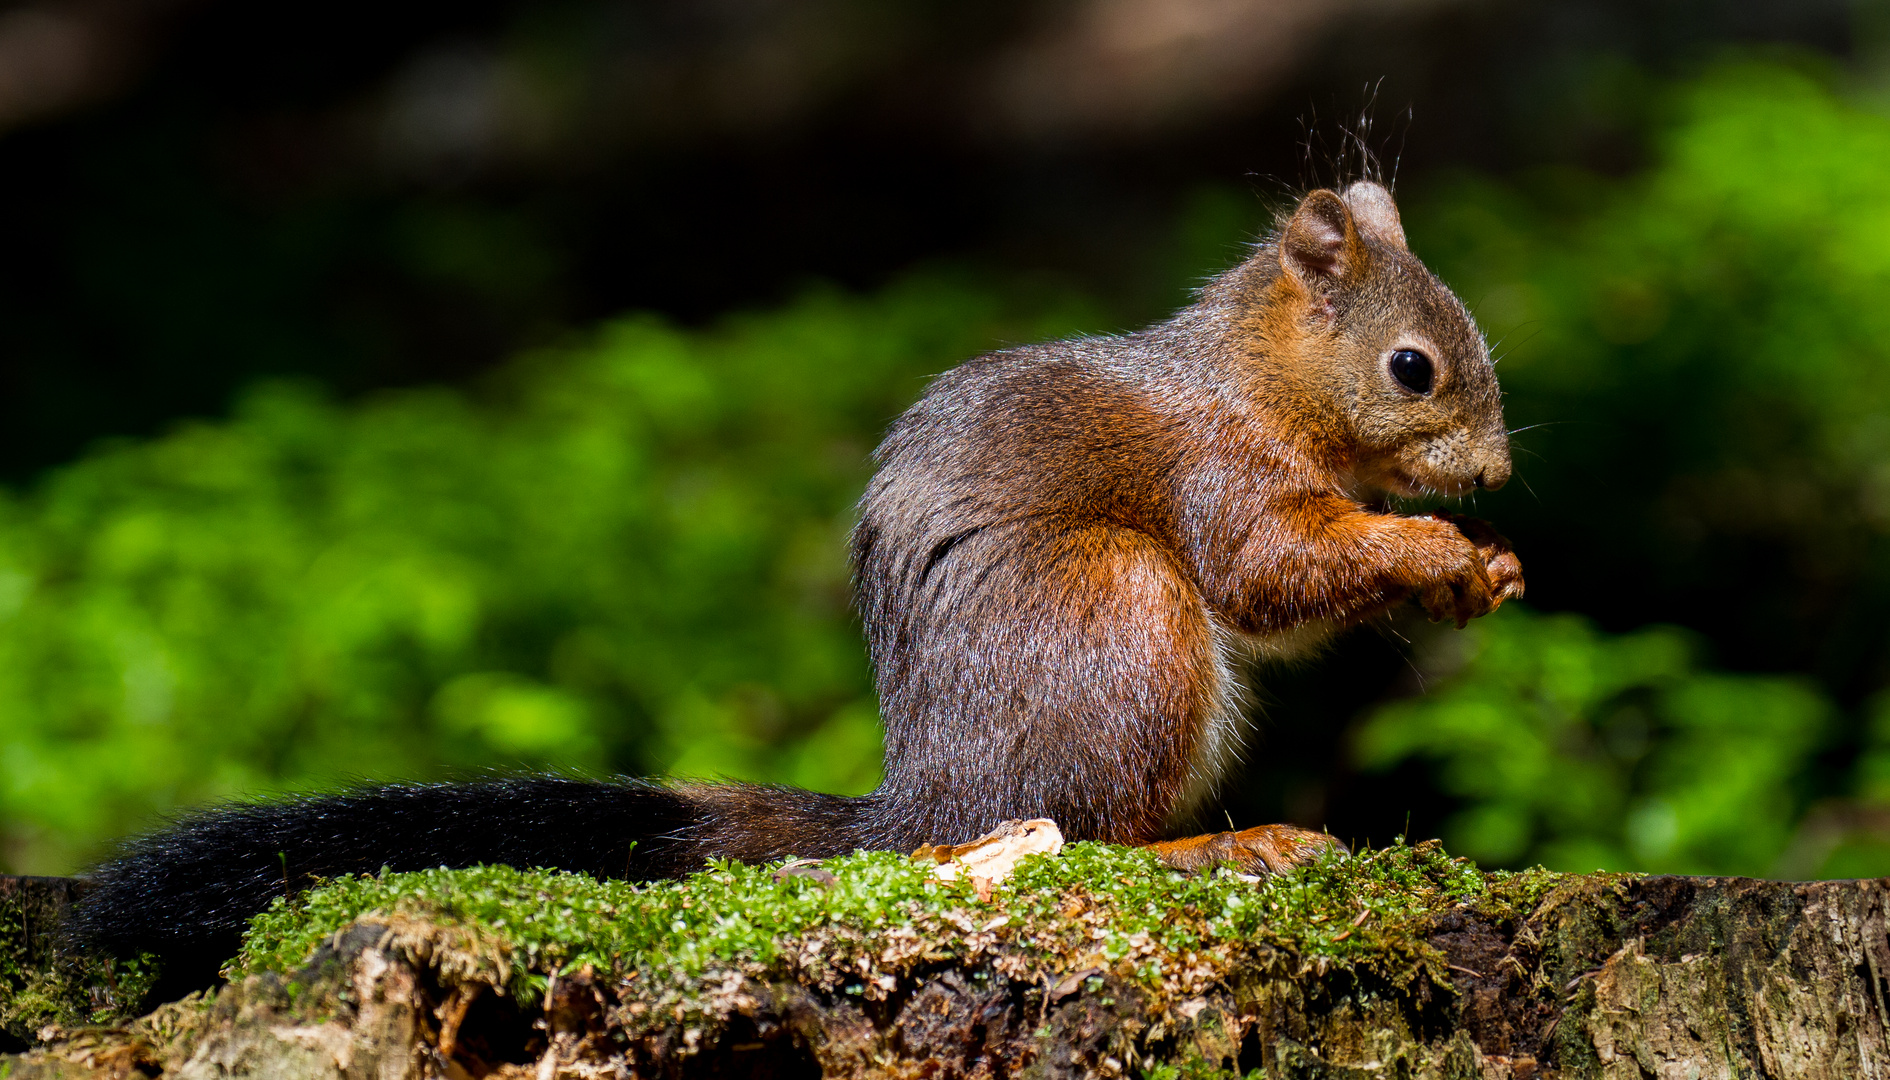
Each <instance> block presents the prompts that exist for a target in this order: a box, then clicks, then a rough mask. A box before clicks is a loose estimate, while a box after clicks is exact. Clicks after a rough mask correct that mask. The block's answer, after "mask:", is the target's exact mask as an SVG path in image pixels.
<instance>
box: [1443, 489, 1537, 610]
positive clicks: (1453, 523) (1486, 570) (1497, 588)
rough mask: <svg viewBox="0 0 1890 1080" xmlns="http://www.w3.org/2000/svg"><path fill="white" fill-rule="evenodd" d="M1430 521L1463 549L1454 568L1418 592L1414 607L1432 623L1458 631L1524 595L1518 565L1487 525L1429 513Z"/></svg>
mask: <svg viewBox="0 0 1890 1080" xmlns="http://www.w3.org/2000/svg"><path fill="white" fill-rule="evenodd" d="M1431 517H1433V518H1434V519H1436V520H1437V521H1440V522H1443V523H1445V524H1446V525H1448V526H1449V527H1450V528H1451V530H1452V532H1453V534H1454V535H1453V539H1454V540H1456V541H1457V542H1458V543H1459V544H1461V545H1462V547H1461V548H1460V549H1459V550H1460V551H1461V560H1460V561H1459V562H1458V563H1457V565H1455V566H1453V567H1451V569H1450V571H1449V572H1447V573H1445V574H1443V575H1441V576H1440V578H1439V579H1438V580H1437V581H1435V582H1433V583H1432V584H1430V585H1429V586H1428V587H1425V588H1421V589H1419V590H1418V602H1419V603H1421V604H1423V605H1424V612H1425V614H1427V615H1429V616H1430V617H1431V621H1432V622H1439V621H1442V620H1444V619H1451V620H1453V621H1454V622H1456V624H1457V629H1459V630H1461V629H1463V628H1464V626H1465V625H1467V624H1468V623H1469V622H1470V620H1471V619H1475V618H1479V617H1481V616H1484V615H1488V614H1489V613H1490V612H1492V611H1495V610H1496V609H1497V608H1499V607H1501V606H1502V605H1503V601H1505V600H1509V599H1513V598H1515V597H1518V596H1521V595H1522V594H1523V577H1522V561H1521V560H1520V559H1518V558H1516V553H1515V551H1514V550H1512V549H1511V548H1510V546H1509V541H1508V540H1506V539H1504V538H1503V536H1502V535H1501V534H1499V533H1498V532H1497V531H1496V530H1495V529H1493V528H1491V527H1490V524H1489V522H1487V521H1481V520H1479V519H1477V518H1472V517H1464V516H1462V515H1460V514H1453V513H1451V512H1450V511H1448V510H1437V511H1433V512H1432V514H1431Z"/></svg>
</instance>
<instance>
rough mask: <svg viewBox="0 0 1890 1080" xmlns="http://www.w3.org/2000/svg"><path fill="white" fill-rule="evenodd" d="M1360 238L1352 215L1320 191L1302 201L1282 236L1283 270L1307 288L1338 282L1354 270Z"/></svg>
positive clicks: (1342, 203)
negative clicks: (1327, 281) (1354, 248)
mask: <svg viewBox="0 0 1890 1080" xmlns="http://www.w3.org/2000/svg"><path fill="white" fill-rule="evenodd" d="M1356 243H1357V234H1356V233H1355V232H1354V230H1353V227H1352V212H1351V211H1350V210H1348V209H1346V206H1345V203H1344V201H1343V200H1341V199H1340V198H1339V197H1338V196H1337V195H1334V194H1333V193H1332V192H1330V191H1325V190H1323V189H1322V190H1319V191H1315V192H1313V193H1312V194H1310V195H1308V196H1306V197H1305V198H1303V199H1301V200H1300V201H1299V207H1298V209H1296V210H1294V211H1293V216H1292V218H1291V219H1289V220H1288V221H1287V223H1286V230H1285V231H1284V232H1283V233H1281V234H1280V266H1282V267H1283V268H1285V270H1286V272H1287V273H1289V274H1292V275H1293V276H1295V277H1297V278H1299V279H1300V280H1301V281H1304V282H1306V283H1307V284H1308V285H1312V284H1315V283H1317V282H1319V281H1320V280H1321V279H1322V278H1336V277H1340V276H1342V275H1344V274H1345V272H1346V271H1347V270H1349V269H1350V268H1351V265H1350V264H1351V262H1352V255H1353V252H1352V250H1351V248H1352V246H1353V245H1354V244H1356Z"/></svg>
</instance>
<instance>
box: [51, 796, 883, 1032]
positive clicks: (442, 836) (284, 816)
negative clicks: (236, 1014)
mask: <svg viewBox="0 0 1890 1080" xmlns="http://www.w3.org/2000/svg"><path fill="white" fill-rule="evenodd" d="M870 801H871V799H870V797H868V798H866V799H848V798H843V797H840V796H833V795H817V794H814V793H811V792H805V791H797V790H794V789H791V788H774V787H755V786H749V785H735V784H715V785H697V786H677V787H669V786H664V785H659V784H653V783H648V782H645V781H640V780H619V781H612V782H601V783H600V782H591V781H580V780H572V779H566V778H560V777H528V778H518V779H506V780H489V781H480V782H474V783H463V784H393V785H388V786H380V787H364V788H359V789H356V790H354V791H351V792H347V793H345V794H340V795H329V796H320V797H309V798H301V799H294V800H289V801H285V802H271V803H256V804H235V805H228V806H222V807H218V808H215V809H211V810H206V811H202V812H200V813H197V814H195V815H192V816H190V817H187V818H184V819H182V820H181V821H179V822H178V823H177V824H175V825H174V826H172V827H171V828H169V829H166V830H164V831H161V832H157V833H154V834H152V835H150V836H146V837H144V838H142V839H138V840H134V841H132V842H130V843H129V844H127V845H126V846H125V847H124V848H123V849H122V850H121V851H120V853H119V855H118V856H117V857H116V858H115V859H113V860H112V861H110V862H107V863H105V864H104V865H102V866H100V867H98V868H97V869H95V870H94V871H93V872H92V874H91V875H90V876H91V878H92V881H93V888H92V890H91V892H90V893H89V895H87V897H86V898H85V900H84V901H83V902H81V903H80V904H79V906H78V907H77V909H76V910H75V911H74V913H73V923H72V933H73V935H74V937H75V938H76V939H77V941H78V943H79V944H81V945H83V946H86V947H89V948H94V949H100V950H103V951H105V952H108V953H111V954H114V955H120V956H127V955H135V954H137V953H139V952H151V953H155V954H157V955H158V957H159V959H160V961H161V963H162V974H163V983H162V985H161V986H160V987H159V988H158V989H159V992H160V993H166V994H170V995H172V996H176V995H178V994H181V993H183V992H186V991H188V990H191V989H196V988H198V987H202V986H208V985H211V984H212V983H214V982H215V980H216V976H217V970H218V969H219V968H220V967H221V966H222V965H223V964H224V963H225V962H227V961H228V960H229V959H230V958H231V957H232V956H234V955H235V954H236V950H237V947H238V946H239V945H240V944H241V941H242V935H243V931H244V929H245V928H246V927H247V925H248V923H249V919H250V917H251V916H253V915H255V914H257V913H258V912H261V911H262V910H264V909H265V908H267V907H268V906H269V903H270V901H272V900H273V899H275V898H276V897H278V896H282V895H286V894H289V893H292V892H295V891H299V890H301V889H304V888H307V887H308V886H309V885H310V884H312V883H314V882H315V881H316V880H317V879H321V878H334V877H340V876H344V875H348V874H359V873H374V872H376V871H379V870H380V869H381V868H383V867H385V868H387V869H390V870H424V869H430V868H433V867H452V868H459V867H467V866H478V865H483V864H504V865H509V866H518V867H549V868H556V869H560V870H570V871H574V872H578V873H585V874H591V875H593V876H595V877H599V878H628V879H631V880H652V879H656V878H664V877H674V876H678V875H680V874H684V873H688V872H689V871H691V870H695V869H698V868H700V867H701V866H702V865H703V863H704V862H705V861H707V860H708V859H711V858H737V859H746V860H750V861H761V860H766V859H771V858H780V857H785V856H788V855H804V856H809V857H829V856H833V855H839V854H845V853H846V852H849V851H852V850H853V849H854V847H856V846H871V844H870V839H869V838H868V837H867V836H866V835H865V833H866V830H865V829H863V828H862V822H863V821H864V820H865V819H866V817H867V815H866V814H865V813H863V811H865V810H867V809H868V804H869V803H870ZM165 1000H168V998H166V999H165Z"/></svg>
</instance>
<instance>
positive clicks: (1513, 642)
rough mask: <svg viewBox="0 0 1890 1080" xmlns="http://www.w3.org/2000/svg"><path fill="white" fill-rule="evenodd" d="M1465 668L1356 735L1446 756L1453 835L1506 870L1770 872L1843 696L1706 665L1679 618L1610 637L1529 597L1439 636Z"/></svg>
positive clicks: (1386, 758) (1399, 753)
mask: <svg viewBox="0 0 1890 1080" xmlns="http://www.w3.org/2000/svg"><path fill="white" fill-rule="evenodd" d="M1436 643H1437V645H1438V646H1439V650H1440V651H1443V652H1447V653H1451V654H1455V655H1450V656H1446V657H1433V658H1432V664H1433V665H1434V666H1437V667H1442V668H1444V669H1446V670H1449V669H1451V668H1455V670H1454V671H1452V672H1451V675H1450V677H1449V678H1448V679H1447V680H1446V681H1445V682H1444V684H1443V685H1441V686H1438V687H1436V688H1434V689H1432V691H1431V692H1429V693H1426V694H1423V695H1420V696H1416V697H1412V698H1408V699H1406V700H1404V701H1401V702H1398V703H1396V704H1393V705H1390V706H1387V707H1386V708H1384V709H1382V710H1380V711H1379V712H1378V713H1377V714H1376V715H1374V716H1373V717H1372V718H1371V719H1370V720H1369V721H1367V723H1366V724H1365V725H1364V727H1363V728H1362V729H1361V730H1360V732H1359V739H1358V750H1359V754H1360V757H1361V759H1362V761H1363V762H1364V763H1365V764H1366V765H1368V766H1378V767H1382V766H1385V765H1389V764H1393V763H1396V762H1399V761H1402V760H1404V759H1406V758H1409V757H1413V756H1419V755H1421V756H1425V757H1429V758H1432V759H1434V760H1436V761H1438V762H1439V763H1440V764H1441V766H1442V770H1441V776H1440V780H1441V784H1442V787H1443V788H1444V790H1445V791H1446V792H1447V793H1448V794H1450V795H1453V796H1456V797H1457V798H1459V799H1461V800H1463V802H1464V809H1462V810H1461V811H1459V812H1458V813H1457V814H1456V816H1455V817H1454V818H1452V819H1451V820H1450V822H1449V823H1448V825H1447V833H1446V842H1447V843H1450V844H1452V845H1454V848H1455V849H1457V850H1461V851H1463V852H1464V853H1466V854H1469V855H1471V856H1473V857H1475V858H1477V859H1479V860H1481V861H1484V862H1488V863H1491V864H1496V865H1507V864H1516V863H1524V864H1527V863H1537V862H1540V863H1542V864H1545V865H1548V866H1551V867H1561V868H1579V869H1581V870H1594V869H1608V870H1629V869H1633V870H1653V871H1664V872H1671V873H1722V874H1723V873H1736V874H1751V875H1763V874H1766V873H1768V872H1770V871H1771V870H1772V868H1773V866H1774V864H1775V863H1776V862H1777V860H1778V857H1779V855H1780V853H1781V852H1782V851H1783V850H1784V847H1785V844H1786V842H1787V841H1788V840H1789V839H1790V835H1791V827H1792V824H1793V822H1794V821H1795V820H1796V818H1797V814H1798V811H1799V810H1800V809H1801V807H1802V802H1803V795H1804V794H1805V793H1804V792H1803V791H1801V790H1800V788H1801V786H1802V781H1803V778H1804V777H1805V774H1806V771H1807V766H1808V764H1809V759H1810V757H1811V755H1812V752H1813V751H1814V750H1815V749H1817V747H1818V746H1819V745H1820V743H1821V742H1822V740H1823V739H1824V738H1825V737H1826V735H1827V731H1828V727H1829V721H1830V712H1831V707H1830V705H1829V703H1828V702H1827V701H1825V699H1824V698H1823V697H1822V696H1821V695H1820V694H1819V693H1818V691H1817V689H1816V688H1815V687H1814V686H1812V685H1810V684H1809V683H1808V681H1807V680H1803V679H1793V678H1780V677H1767V676H1753V675H1728V674H1724V673H1717V672H1708V671H1702V670H1700V669H1699V668H1698V666H1697V665H1696V664H1695V662H1694V658H1693V652H1694V650H1693V648H1692V643H1691V641H1690V640H1689V638H1688V635H1686V634H1685V633H1684V632H1682V631H1679V630H1677V629H1675V628H1673V627H1661V626H1656V627H1650V628H1648V629H1645V630H1640V631H1637V632H1635V633H1631V634H1620V635H1608V634H1603V633H1600V632H1598V631H1597V630H1596V629H1595V628H1594V626H1593V624H1592V623H1590V622H1588V621H1587V620H1585V619H1583V618H1581V617H1580V616H1576V615H1557V616H1540V615H1535V614H1533V613H1531V612H1529V611H1527V610H1526V609H1524V608H1521V607H1520V606H1517V607H1513V608H1510V609H1507V610H1505V611H1504V612H1503V613H1501V614H1500V615H1498V616H1495V617H1492V618H1490V619H1486V620H1484V621H1482V622H1480V623H1478V624H1476V625H1474V626H1473V627H1471V628H1470V629H1469V630H1467V631H1466V632H1465V633H1464V634H1462V635H1451V636H1449V637H1439V638H1437V639H1436Z"/></svg>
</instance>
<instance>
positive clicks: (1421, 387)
mask: <svg viewBox="0 0 1890 1080" xmlns="http://www.w3.org/2000/svg"><path fill="white" fill-rule="evenodd" d="M1391 377H1392V378H1394V379H1396V380H1398V381H1399V382H1400V383H1402V384H1404V388H1405V389H1406V390H1409V391H1411V392H1412V393H1414V394H1428V393H1430V392H1431V358H1430V357H1428V356H1425V355H1424V354H1423V353H1421V352H1418V351H1417V350H1416V349H1399V350H1398V351H1397V352H1395V353H1392V354H1391Z"/></svg>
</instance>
